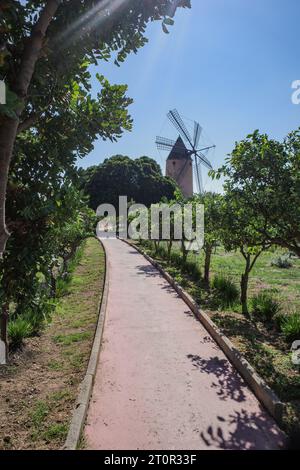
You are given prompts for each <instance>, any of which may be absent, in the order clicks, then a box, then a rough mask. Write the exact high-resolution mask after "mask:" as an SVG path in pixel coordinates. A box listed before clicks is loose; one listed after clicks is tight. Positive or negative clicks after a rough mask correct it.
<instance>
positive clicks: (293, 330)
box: [281, 312, 300, 342]
mask: <svg viewBox="0 0 300 470" xmlns="http://www.w3.org/2000/svg"><path fill="white" fill-rule="evenodd" d="M281 331H282V333H283V335H284V337H285V339H286V340H287V341H291V342H292V341H295V340H297V339H298V340H300V314H299V313H297V312H295V313H291V314H289V315H286V317H285V318H284V320H283V322H282V325H281Z"/></svg>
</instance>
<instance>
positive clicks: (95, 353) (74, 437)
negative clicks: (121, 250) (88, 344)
mask: <svg viewBox="0 0 300 470" xmlns="http://www.w3.org/2000/svg"><path fill="white" fill-rule="evenodd" d="M98 240H99V239H98ZM99 242H100V243H101V245H102V248H103V250H104V254H105V281H104V289H103V294H102V296H101V297H100V299H99V305H98V312H99V316H98V322H97V327H96V331H95V336H94V341H93V346H92V351H91V354H90V359H89V363H88V367H87V370H86V374H85V377H84V379H83V381H82V382H81V385H80V389H79V394H78V397H77V400H76V403H75V407H74V411H73V415H72V419H71V423H70V427H69V432H68V435H67V439H66V442H65V445H64V447H63V449H64V450H76V449H77V447H78V444H79V441H80V437H81V433H82V430H83V426H84V423H85V420H86V416H87V411H88V408H89V402H90V398H91V394H92V390H93V384H94V379H95V375H96V370H97V365H98V361H99V355H100V349H101V341H102V334H103V328H104V322H105V314H106V306H107V298H108V288H109V276H108V259H107V254H106V251H105V248H104V245H103V243H102V242H101V240H99Z"/></svg>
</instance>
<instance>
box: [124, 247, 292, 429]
mask: <svg viewBox="0 0 300 470" xmlns="http://www.w3.org/2000/svg"><path fill="white" fill-rule="evenodd" d="M120 240H122V241H123V242H124V243H126V244H127V245H129V246H130V247H132V248H134V249H135V250H136V251H138V252H139V253H140V254H141V255H143V256H144V258H146V260H147V261H149V263H151V264H152V265H153V266H154V267H155V268H156V269H157V270H158V271H159V272H160V273H161V274H162V276H163V277H164V278H165V279H166V281H168V283H169V284H170V285H171V286H172V287H173V288H174V289H175V291H176V292H177V294H178V295H179V296H180V297H181V299H182V300H183V301H184V302H185V303H186V304H187V306H188V307H189V308H190V309H191V311H192V312H193V314H194V315H195V317H196V319H197V320H199V321H200V323H202V325H203V326H204V328H205V329H206V330H207V331H208V333H209V334H210V335H211V336H212V338H213V339H214V340H215V342H216V343H217V344H218V345H219V347H220V348H221V350H222V351H223V352H224V354H225V355H226V356H227V358H228V359H229V361H230V362H231V363H232V364H233V366H234V367H235V368H236V369H237V370H238V372H239V373H240V374H241V376H242V377H243V378H244V380H245V382H246V383H247V384H248V385H249V387H250V389H251V390H252V392H253V393H254V395H255V396H256V398H257V399H258V400H259V401H260V403H261V404H262V405H263V406H264V407H265V408H266V409H267V410H268V411H269V413H270V414H271V416H272V417H273V418H274V419H275V421H276V422H277V424H278V425H279V426H282V424H283V415H284V411H285V405H284V403H283V402H282V401H281V400H280V399H279V397H278V396H277V395H276V393H275V392H274V391H273V390H272V389H271V388H270V387H269V385H267V383H266V382H265V381H264V380H263V379H262V378H261V377H260V375H259V374H258V373H257V372H256V371H255V369H254V368H253V367H252V366H251V365H250V363H249V362H248V361H247V360H246V359H245V357H244V356H243V355H242V354H241V353H240V351H239V350H238V349H237V348H236V347H235V346H234V344H233V343H232V342H231V341H230V339H229V338H227V336H225V335H224V334H223V333H222V331H221V330H220V329H219V328H218V327H217V325H216V324H215V323H214V322H213V321H212V320H211V319H210V317H209V316H208V315H207V314H206V313H205V312H203V310H201V308H200V307H199V305H198V304H197V303H196V302H195V300H194V299H193V298H192V297H191V296H190V295H189V294H188V293H187V292H186V291H185V290H184V289H183V288H182V287H181V286H180V285H179V284H178V283H177V282H176V281H175V280H174V279H173V277H172V276H171V275H170V274H168V273H167V272H166V271H165V270H164V269H163V268H162V266H161V265H160V264H159V263H158V262H157V261H155V260H154V259H153V258H151V257H150V256H149V255H148V254H147V253H145V252H144V251H143V250H142V249H141V248H139V247H138V246H136V245H135V244H133V243H131V242H130V241H129V240H125V239H120Z"/></svg>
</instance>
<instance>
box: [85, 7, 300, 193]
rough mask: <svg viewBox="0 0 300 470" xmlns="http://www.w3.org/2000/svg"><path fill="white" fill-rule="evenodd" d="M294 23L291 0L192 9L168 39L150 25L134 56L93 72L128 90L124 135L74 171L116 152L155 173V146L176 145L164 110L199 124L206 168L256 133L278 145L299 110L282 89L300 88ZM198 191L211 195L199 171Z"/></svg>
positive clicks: (297, 121) (299, 39)
mask: <svg viewBox="0 0 300 470" xmlns="http://www.w3.org/2000/svg"><path fill="white" fill-rule="evenodd" d="M299 17H300V2H299V0H192V9H191V10H183V9H181V10H180V11H179V13H178V14H177V15H176V18H175V25H174V26H173V27H172V28H170V34H169V35H166V34H164V33H163V32H162V30H161V25H160V23H158V22H157V23H153V24H151V25H150V26H149V27H148V29H147V37H148V38H149V43H148V44H147V45H146V46H145V47H144V48H143V49H141V50H140V51H139V53H138V54H137V55H131V56H130V57H128V59H127V60H126V62H124V64H122V65H121V67H120V68H118V67H116V66H115V65H113V64H112V63H101V64H99V67H98V68H97V71H98V72H100V73H102V74H104V75H105V76H106V77H107V78H108V79H109V80H110V81H111V82H112V83H126V84H128V87H129V89H128V95H129V96H131V97H132V98H133V99H134V104H133V105H132V106H131V108H130V112H131V115H132V117H133V118H134V129H133V131H132V132H131V133H126V134H124V136H123V137H122V138H121V139H120V140H119V141H118V142H117V143H110V142H103V141H101V140H99V141H97V142H96V143H95V149H94V151H93V152H91V154H90V155H89V156H87V157H86V158H85V159H84V160H82V161H80V163H79V164H80V165H81V166H83V167H87V166H90V165H94V164H98V163H100V162H101V161H103V159H104V158H106V157H110V156H111V155H114V154H117V153H121V154H124V155H128V156H130V157H132V158H136V157H139V156H141V155H148V156H150V157H152V158H155V159H156V160H157V161H158V162H159V163H160V164H161V165H162V166H164V159H165V157H166V155H165V154H164V153H163V152H161V153H159V152H158V150H157V149H156V146H155V137H156V135H160V134H162V135H165V136H166V137H170V138H174V137H176V134H174V132H173V131H172V129H171V127H169V125H168V124H167V120H166V113H167V111H168V110H169V109H173V108H177V109H178V110H179V112H180V113H182V114H183V116H185V117H187V118H189V119H196V120H198V121H199V122H200V124H201V125H202V126H203V128H204V130H205V134H206V136H208V137H209V139H210V140H211V141H213V142H214V143H215V144H216V146H217V147H216V150H215V151H214V153H213V154H212V155H211V160H212V164H213V166H214V167H215V168H217V167H219V166H220V165H221V164H222V163H223V162H224V159H225V157H226V155H227V154H228V153H229V152H230V151H231V150H232V148H233V146H234V143H235V141H237V140H240V139H242V138H244V137H245V136H246V135H247V134H249V133H250V132H252V131H253V130H255V129H260V131H262V132H266V133H268V134H269V135H270V136H272V137H273V138H277V139H282V138H283V137H284V136H285V135H286V134H287V133H288V132H289V131H291V130H292V129H295V128H297V127H298V126H300V106H295V105H293V104H292V102H291V94H292V90H291V83H292V82H293V81H294V80H297V79H299V80H300V64H299V52H300V48H299V46H300V36H299ZM94 86H95V87H96V82H95V85H94ZM204 184H205V189H207V190H209V189H215V190H217V189H220V188H219V187H218V183H216V182H212V181H210V179H209V178H208V177H207V175H206V173H205V172H204Z"/></svg>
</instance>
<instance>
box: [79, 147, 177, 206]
mask: <svg viewBox="0 0 300 470" xmlns="http://www.w3.org/2000/svg"><path fill="white" fill-rule="evenodd" d="M86 172H87V173H86V174H84V172H82V171H81V177H83V180H84V179H85V180H86V175H87V174H88V175H90V174H91V172H90V170H89V169H87V170H86ZM175 190H176V184H175V182H174V181H173V180H171V179H170V178H165V177H163V176H162V174H161V169H160V167H159V165H158V164H157V163H156V162H155V160H152V159H151V158H148V157H142V158H140V159H136V160H132V159H130V158H129V157H126V156H123V155H115V156H113V157H111V158H109V159H106V160H104V162H103V163H102V164H101V165H99V166H98V167H97V169H95V170H92V176H91V178H90V181H88V182H87V183H86V185H85V192H86V194H87V195H88V196H89V199H90V206H91V207H92V208H93V209H94V210H96V209H97V207H98V206H99V205H100V204H103V203H107V204H112V205H113V206H114V207H115V208H116V210H118V206H119V196H127V198H128V201H131V200H133V201H135V202H136V203H139V204H144V205H146V206H147V207H149V206H150V205H151V204H154V203H157V202H159V201H160V200H161V199H162V198H163V197H165V198H167V199H172V197H173V194H174V191H175Z"/></svg>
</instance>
